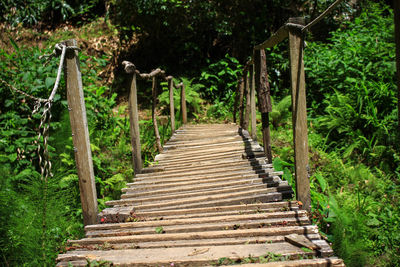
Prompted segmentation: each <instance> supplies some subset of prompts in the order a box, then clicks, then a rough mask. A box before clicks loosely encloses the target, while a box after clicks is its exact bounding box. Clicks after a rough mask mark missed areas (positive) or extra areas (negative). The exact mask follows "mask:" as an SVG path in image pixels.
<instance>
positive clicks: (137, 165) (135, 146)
mask: <svg viewBox="0 0 400 267" xmlns="http://www.w3.org/2000/svg"><path fill="white" fill-rule="evenodd" d="M122 65H123V66H124V70H125V72H126V73H128V74H133V75H132V83H131V90H130V95H129V117H130V122H131V126H130V132H131V143H132V158H133V165H134V169H135V173H140V172H141V170H142V160H141V149H140V146H141V145H140V132H139V118H138V107H137V86H136V77H139V78H141V79H144V80H150V79H151V80H152V122H153V126H154V135H155V137H156V144H157V150H158V152H159V153H161V152H162V151H163V148H162V145H161V138H160V133H159V130H158V124H157V103H158V93H157V85H158V81H159V80H163V81H167V83H168V90H169V100H170V118H171V131H172V133H174V132H175V107H174V95H173V89H174V88H175V89H180V94H181V114H182V121H183V124H186V123H187V113H186V96H185V86H184V84H183V83H182V82H181V83H179V84H176V83H175V82H174V80H173V77H172V76H166V74H165V71H164V70H161V69H160V68H157V69H155V70H153V71H151V72H150V73H140V71H139V70H137V69H136V66H135V65H134V64H133V63H132V62H129V61H123V62H122Z"/></svg>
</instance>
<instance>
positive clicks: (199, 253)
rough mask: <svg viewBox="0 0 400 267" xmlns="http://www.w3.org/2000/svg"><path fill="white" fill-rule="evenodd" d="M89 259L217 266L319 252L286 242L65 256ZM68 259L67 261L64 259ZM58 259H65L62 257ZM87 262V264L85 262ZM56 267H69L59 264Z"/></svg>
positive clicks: (130, 262) (85, 253)
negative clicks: (227, 261)
mask: <svg viewBox="0 0 400 267" xmlns="http://www.w3.org/2000/svg"><path fill="white" fill-rule="evenodd" d="M68 254H69V255H71V257H72V256H75V257H76V256H78V257H79V256H83V257H88V258H89V259H90V260H97V261H110V262H113V263H114V265H117V266H119V265H124V266H127V265H129V266H161V265H163V264H164V265H167V266H171V263H173V264H174V266H175V265H177V266H204V265H210V264H213V263H217V262H218V260H219V259H221V258H229V259H232V260H240V259H243V258H246V257H249V255H251V256H252V257H260V256H263V255H267V254H269V255H278V254H279V255H281V256H283V257H285V256H286V257H287V258H294V259H296V258H299V257H302V258H303V257H307V256H316V255H317V252H316V251H310V252H305V251H304V250H302V249H301V248H299V247H297V246H294V245H291V244H290V243H287V242H278V243H270V244H246V245H224V246H209V247H201V248H199V247H197V246H196V247H176V248H154V249H141V250H139V249H127V250H103V251H98V250H94V251H73V252H70V253H67V254H66V255H68ZM64 259H65V258H64ZM59 260H62V258H60V259H59ZM85 263H87V262H85ZM57 266H68V265H63V264H61V263H60V264H58V265H57Z"/></svg>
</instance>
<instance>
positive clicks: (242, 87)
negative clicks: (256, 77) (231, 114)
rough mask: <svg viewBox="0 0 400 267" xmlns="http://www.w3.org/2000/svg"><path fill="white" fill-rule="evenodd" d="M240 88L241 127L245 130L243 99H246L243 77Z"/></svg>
mask: <svg viewBox="0 0 400 267" xmlns="http://www.w3.org/2000/svg"><path fill="white" fill-rule="evenodd" d="M239 84H240V87H239V93H240V95H239V123H240V127H242V128H243V121H244V103H243V98H244V79H243V77H242V78H241V79H240V82H239Z"/></svg>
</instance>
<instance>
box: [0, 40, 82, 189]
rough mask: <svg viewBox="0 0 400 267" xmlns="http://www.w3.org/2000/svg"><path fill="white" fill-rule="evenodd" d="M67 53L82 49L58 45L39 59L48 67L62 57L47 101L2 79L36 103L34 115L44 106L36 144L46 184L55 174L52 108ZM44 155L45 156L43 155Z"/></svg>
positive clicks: (11, 87) (11, 88) (12, 88)
mask: <svg viewBox="0 0 400 267" xmlns="http://www.w3.org/2000/svg"><path fill="white" fill-rule="evenodd" d="M67 51H80V48H78V47H76V46H66V45H65V44H63V43H58V44H56V45H55V46H54V49H53V52H52V53H51V54H45V55H42V56H40V57H39V59H42V58H46V62H45V63H44V65H45V66H46V65H47V64H48V63H49V62H50V60H51V59H52V58H54V57H58V56H60V62H59V65H58V69H57V76H56V80H55V83H54V86H53V89H52V91H51V93H50V96H49V97H48V98H47V99H44V98H40V97H36V96H33V95H30V94H28V93H26V92H24V91H22V90H20V89H17V88H15V87H14V86H13V85H11V84H9V83H8V82H6V81H4V80H3V79H1V78H0V82H1V83H3V84H4V85H6V86H7V87H8V88H9V89H10V90H12V91H15V92H17V93H19V94H21V95H24V96H25V97H28V98H30V99H31V100H33V101H34V103H35V104H34V108H33V111H32V115H33V114H36V113H38V112H39V111H40V108H41V107H42V105H43V111H42V115H41V118H40V124H39V129H38V132H39V133H38V138H37V139H36V143H37V145H38V149H37V152H38V157H39V167H40V172H41V179H42V180H44V181H45V182H47V179H48V177H49V176H50V177H53V174H52V173H51V161H50V157H49V151H48V138H49V129H50V121H51V117H52V115H51V107H52V104H53V102H54V97H55V95H56V93H57V90H58V87H59V85H60V80H61V74H62V69H63V66H64V61H65V55H66V53H67ZM42 136H43V152H42V146H41V145H40V140H41V138H42ZM42 153H43V156H42V155H41V154H42Z"/></svg>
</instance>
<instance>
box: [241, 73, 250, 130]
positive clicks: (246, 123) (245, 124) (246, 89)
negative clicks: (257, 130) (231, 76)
mask: <svg viewBox="0 0 400 267" xmlns="http://www.w3.org/2000/svg"><path fill="white" fill-rule="evenodd" d="M243 87H244V92H245V95H246V109H245V110H246V113H245V115H244V121H243V129H245V130H246V131H248V130H249V120H250V112H251V110H250V105H251V103H250V95H251V92H250V86H249V72H248V70H247V69H246V70H245V74H244V86H243Z"/></svg>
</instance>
